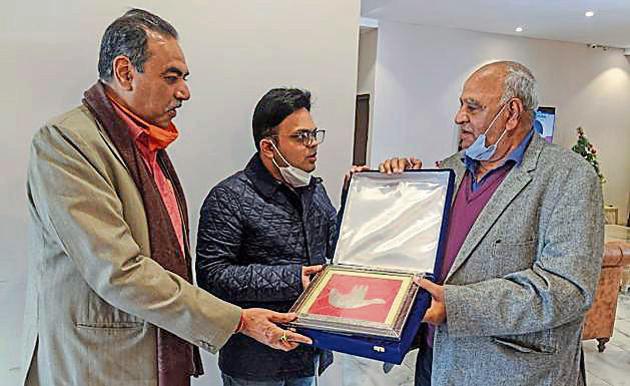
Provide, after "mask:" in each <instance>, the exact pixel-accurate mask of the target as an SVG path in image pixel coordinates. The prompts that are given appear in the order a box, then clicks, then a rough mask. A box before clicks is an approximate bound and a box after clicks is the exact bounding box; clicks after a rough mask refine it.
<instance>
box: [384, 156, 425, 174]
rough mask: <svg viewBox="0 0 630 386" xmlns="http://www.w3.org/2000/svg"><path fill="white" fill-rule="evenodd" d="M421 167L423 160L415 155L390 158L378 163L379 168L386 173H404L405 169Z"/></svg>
mask: <svg viewBox="0 0 630 386" xmlns="http://www.w3.org/2000/svg"><path fill="white" fill-rule="evenodd" d="M421 168H422V161H420V160H419V159H417V158H415V157H407V158H402V157H401V158H396V157H395V158H390V159H387V160H385V161H383V163H381V164H380V165H378V170H379V171H380V172H381V173H385V174H397V173H402V172H404V171H405V170H419V169H421Z"/></svg>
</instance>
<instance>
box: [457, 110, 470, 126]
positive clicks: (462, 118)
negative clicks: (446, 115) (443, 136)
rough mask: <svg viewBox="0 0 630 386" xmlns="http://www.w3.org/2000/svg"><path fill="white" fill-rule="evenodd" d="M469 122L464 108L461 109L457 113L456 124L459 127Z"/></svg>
mask: <svg viewBox="0 0 630 386" xmlns="http://www.w3.org/2000/svg"><path fill="white" fill-rule="evenodd" d="M466 122H468V115H467V114H466V113H465V112H464V106H462V107H460V108H459V110H457V113H455V123H456V124H458V125H462V124H464V123H466Z"/></svg>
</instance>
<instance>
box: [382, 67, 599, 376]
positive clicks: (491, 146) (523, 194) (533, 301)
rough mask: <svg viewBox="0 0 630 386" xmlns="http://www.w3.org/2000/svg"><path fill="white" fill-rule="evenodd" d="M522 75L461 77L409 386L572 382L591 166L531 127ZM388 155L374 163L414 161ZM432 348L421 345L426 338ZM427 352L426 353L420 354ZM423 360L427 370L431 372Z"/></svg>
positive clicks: (396, 168)
mask: <svg viewBox="0 0 630 386" xmlns="http://www.w3.org/2000/svg"><path fill="white" fill-rule="evenodd" d="M536 107H537V96H536V83H535V78H534V76H533V75H532V73H531V72H530V71H529V70H528V69H527V68H525V67H524V66H523V65H521V64H519V63H515V62H495V63H491V64H488V65H485V66H483V67H481V68H480V69H478V70H477V71H475V72H474V73H473V74H472V75H471V76H470V77H469V78H468V80H467V81H466V83H465V84H464V88H463V91H462V94H461V97H460V108H459V110H458V112H457V114H456V116H455V122H456V123H457V124H458V125H459V126H460V129H461V134H460V140H461V145H462V148H463V149H464V150H463V151H461V152H459V153H457V154H455V155H453V156H451V157H449V158H447V159H446V160H444V161H443V162H441V163H440V166H441V167H443V168H452V169H454V170H455V173H456V176H457V179H456V183H457V187H456V191H457V194H456V197H455V198H454V202H453V205H452V208H451V220H450V225H449V230H448V236H447V246H446V248H445V256H444V264H443V265H442V267H441V272H440V274H439V275H438V277H439V280H438V283H437V284H434V283H432V282H429V281H427V280H419V281H418V284H419V285H420V286H421V287H423V288H424V289H426V290H427V291H429V292H430V293H431V295H432V297H433V301H432V304H431V307H430V308H429V310H428V311H427V313H426V315H425V317H424V321H425V322H427V323H428V324H429V328H428V331H427V334H426V335H425V336H424V337H423V342H422V346H421V349H420V355H419V359H418V363H417V371H416V384H417V385H427V384H433V385H438V386H442V385H484V386H486V385H532V386H533V385H541V386H542V385H553V386H557V385H571V386H574V385H578V384H583V383H584V379H583V376H582V375H583V373H582V372H581V371H580V364H581V361H582V358H581V339H580V338H581V334H582V324H583V322H584V315H585V313H586V311H587V310H588V309H589V307H590V306H591V302H592V300H593V295H594V292H595V287H596V284H597V280H598V277H599V272H600V264H601V258H602V250H603V213H602V212H603V204H602V190H601V184H600V181H599V179H598V177H597V175H596V174H595V172H594V170H593V168H592V167H591V166H590V165H589V164H588V163H587V162H586V161H584V160H583V159H582V158H580V157H579V156H578V155H576V154H575V153H573V152H571V151H568V150H566V149H563V148H561V147H560V146H557V145H551V144H548V143H547V142H545V141H544V140H543V139H542V138H541V137H540V136H538V135H536V134H534V131H533V129H532V123H533V119H534V111H535V109H536ZM413 161H414V160H413V159H405V158H393V159H389V160H387V161H385V162H384V163H383V164H381V166H380V167H381V171H384V172H389V173H392V172H394V173H396V172H401V171H403V170H404V169H406V168H419V167H420V164H419V163H416V162H413ZM430 346H433V349H431V348H430ZM431 356H433V358H432V360H431ZM431 368H432V373H431Z"/></svg>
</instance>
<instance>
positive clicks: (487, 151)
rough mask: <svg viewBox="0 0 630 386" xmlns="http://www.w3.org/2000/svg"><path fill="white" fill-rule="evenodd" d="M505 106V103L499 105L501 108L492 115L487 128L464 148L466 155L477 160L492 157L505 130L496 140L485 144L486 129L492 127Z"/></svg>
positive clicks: (485, 159)
mask: <svg viewBox="0 0 630 386" xmlns="http://www.w3.org/2000/svg"><path fill="white" fill-rule="evenodd" d="M505 106H507V103H506V104H504V105H503V107H501V110H499V112H498V113H497V114H496V115H495V116H494V118H492V122H490V125H488V128H487V129H486V131H484V132H483V134H481V135H480V136H478V137H477V139H475V142H473V143H472V145H470V146H469V147H468V148H467V149H466V150H465V152H464V153H465V154H466V155H467V156H468V157H470V158H472V159H474V160H477V161H487V160H489V159H490V158H492V156H493V155H494V153H495V152H496V151H497V145H498V144H499V142H500V141H501V139H503V136H504V135H505V133H506V132H507V130H503V133H502V134H501V136H500V137H499V139H497V141H496V142H495V143H494V144H492V145H490V146H486V133H488V131H489V130H490V129H491V128H492V125H494V123H495V122H496V121H497V118H499V115H500V114H501V113H502V112H503V109H505Z"/></svg>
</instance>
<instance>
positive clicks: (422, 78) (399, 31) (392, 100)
mask: <svg viewBox="0 0 630 386" xmlns="http://www.w3.org/2000/svg"><path fill="white" fill-rule="evenodd" d="M377 51H378V53H377V64H376V75H375V102H374V103H375V104H374V125H373V131H372V133H371V136H372V149H371V150H372V157H371V161H372V165H376V164H377V163H378V162H380V161H381V160H382V159H384V158H387V157H391V156H392V155H417V156H420V157H421V158H422V159H423V161H424V162H425V165H429V164H433V162H434V161H436V160H439V159H442V158H443V157H445V156H447V155H449V154H452V153H453V152H454V151H455V150H456V148H457V140H456V135H457V132H456V129H455V126H454V124H453V116H454V114H455V112H456V110H457V108H458V107H459V102H458V97H459V94H460V92H461V86H462V84H463V82H464V81H465V80H466V78H467V77H468V75H469V74H470V73H471V72H472V71H473V70H474V69H476V68H477V67H479V66H480V65H482V64H484V63H487V62H490V61H494V60H501V59H509V60H515V61H518V62H521V63H523V64H525V65H526V66H528V67H529V68H530V69H531V70H532V71H533V72H534V75H535V76H536V77H537V79H538V81H539V85H540V90H539V91H540V104H541V105H544V106H556V107H557V111H556V112H557V121H556V128H557V129H556V134H555V137H554V142H555V143H558V144H560V145H562V146H565V147H568V148H569V147H571V146H572V145H573V144H574V143H575V141H576V132H575V129H576V128H577V127H578V126H582V127H583V128H584V129H585V130H586V134H587V136H588V137H589V139H590V140H591V142H592V143H593V144H594V145H595V147H596V148H597V149H598V150H599V159H600V165H601V168H602V170H603V173H604V175H605V176H606V178H607V179H608V182H607V183H606V184H605V185H604V198H605V201H606V203H611V204H614V205H616V206H618V207H619V208H620V219H624V222H625V219H626V218H627V210H628V208H627V204H628V194H629V193H628V192H629V191H630V150H629V149H630V107H629V106H630V64H629V62H628V60H627V59H626V58H625V57H624V56H623V55H622V53H621V51H620V50H609V51H607V52H604V51H602V50H600V49H591V48H588V47H587V46H586V45H582V44H573V43H563V42H556V41H550V40H539V39H527V38H519V37H513V36H506V35H496V34H489V33H479V32H471V31H464V30H456V29H448V28H438V27H427V26H417V25H410V24H403V23H394V22H387V21H383V20H381V21H380V22H379V31H378V48H377Z"/></svg>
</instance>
